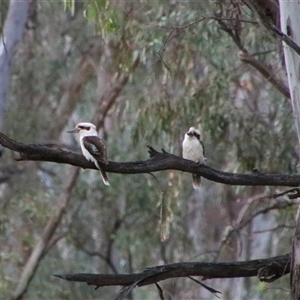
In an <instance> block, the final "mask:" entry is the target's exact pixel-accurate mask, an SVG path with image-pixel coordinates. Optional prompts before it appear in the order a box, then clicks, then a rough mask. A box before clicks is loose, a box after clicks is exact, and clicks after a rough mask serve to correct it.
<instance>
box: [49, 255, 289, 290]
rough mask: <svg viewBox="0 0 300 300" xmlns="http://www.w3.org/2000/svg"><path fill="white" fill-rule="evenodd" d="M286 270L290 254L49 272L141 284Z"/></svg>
mask: <svg viewBox="0 0 300 300" xmlns="http://www.w3.org/2000/svg"><path fill="white" fill-rule="evenodd" d="M289 272H290V254H286V255H281V256H276V257H272V258H267V259H256V260H250V261H242V262H218V263H202V262H187V263H175V264H169V265H163V266H156V267H153V268H148V269H146V270H145V271H144V272H141V273H134V274H82V273H78V274H53V275H54V276H55V277H58V278H61V279H64V280H68V281H76V282H85V283H87V284H88V285H95V286H97V287H99V286H130V285H133V286H145V285H149V284H153V283H157V282H159V281H162V280H166V279H170V278H178V277H189V276H202V277H203V280H206V279H213V278H236V277H254V276H258V277H259V280H260V281H267V282H272V281H274V280H276V279H278V278H280V277H282V276H284V275H285V274H288V273H289Z"/></svg>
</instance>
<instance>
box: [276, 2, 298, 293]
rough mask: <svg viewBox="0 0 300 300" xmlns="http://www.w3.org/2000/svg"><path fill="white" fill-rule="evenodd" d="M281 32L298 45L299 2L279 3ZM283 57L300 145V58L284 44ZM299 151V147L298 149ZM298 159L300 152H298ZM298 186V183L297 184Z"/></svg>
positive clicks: (294, 281) (294, 279) (294, 282)
mask: <svg viewBox="0 0 300 300" xmlns="http://www.w3.org/2000/svg"><path fill="white" fill-rule="evenodd" d="M279 5H280V21H281V31H282V32H283V33H285V34H286V35H287V36H288V37H289V38H291V39H292V40H293V41H294V42H295V43H296V44H298V45H300V18H299V16H300V0H297V1H295V0H290V1H279ZM284 56H285V61H286V68H287V75H288V81H289V87H290V93H291V100H292V106H293V113H294V118H295V122H296V129H297V135H298V146H299V145H300V84H299V83H300V56H299V55H298V54H297V53H296V52H295V51H294V50H293V49H292V48H290V47H288V46H287V45H286V44H284ZM299 150H300V147H299ZM299 157H300V151H299ZM299 184H300V183H299ZM290 282H291V290H292V298H293V299H300V207H299V208H298V214H297V226H296V232H295V236H294V241H293V249H292V263H291V281H290Z"/></svg>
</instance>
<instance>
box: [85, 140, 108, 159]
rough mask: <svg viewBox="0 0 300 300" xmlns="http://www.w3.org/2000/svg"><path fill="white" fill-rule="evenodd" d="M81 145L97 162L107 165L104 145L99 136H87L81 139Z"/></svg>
mask: <svg viewBox="0 0 300 300" xmlns="http://www.w3.org/2000/svg"><path fill="white" fill-rule="evenodd" d="M83 145H84V147H85V148H86V150H88V151H89V152H90V153H91V155H92V156H93V157H95V159H96V160H97V161H98V162H99V163H102V164H105V165H108V161H107V152H106V145H105V143H104V141H103V140H102V139H101V138H99V137H97V136H89V137H88V139H87V138H85V139H83Z"/></svg>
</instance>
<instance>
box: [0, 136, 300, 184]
mask: <svg viewBox="0 0 300 300" xmlns="http://www.w3.org/2000/svg"><path fill="white" fill-rule="evenodd" d="M0 144H1V145H2V146H3V147H5V148H8V149H10V150H13V151H16V152H19V154H20V158H18V159H17V160H32V161H48V162H55V163H62V164H70V165H74V166H78V167H81V168H84V169H95V170H96V167H95V165H94V164H93V163H92V162H89V161H87V160H86V159H85V158H84V156H82V155H79V154H76V153H73V152H69V151H64V150H61V149H52V148H49V147H46V146H44V145H37V144H23V143H20V142H17V141H14V140H12V139H10V138H8V137H7V136H6V135H4V134H3V133H1V132H0ZM149 153H150V157H151V158H150V159H148V160H143V161H132V162H112V161H110V162H109V165H108V166H107V169H106V171H107V172H111V173H119V174H138V173H149V172H157V171H163V170H171V169H172V170H178V171H183V172H189V173H198V174H200V175H201V176H202V177H204V178H206V179H208V180H211V181H215V182H219V183H223V184H228V185H245V186H291V187H297V186H299V184H300V175H288V174H263V173H258V172H255V173H253V174H238V173H228V172H223V171H219V170H216V169H213V168H211V167H209V166H206V165H198V164H196V163H194V162H192V161H189V160H186V159H183V158H181V157H179V156H176V155H173V154H170V153H167V152H165V151H163V152H157V151H156V150H155V149H153V148H152V147H149Z"/></svg>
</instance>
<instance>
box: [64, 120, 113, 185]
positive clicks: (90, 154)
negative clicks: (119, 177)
mask: <svg viewBox="0 0 300 300" xmlns="http://www.w3.org/2000/svg"><path fill="white" fill-rule="evenodd" d="M67 132H68V133H78V134H79V142H80V147H81V151H82V154H83V155H84V157H85V158H86V159H87V160H90V161H92V162H93V163H94V164H95V165H96V167H97V168H98V169H99V170H100V173H101V176H102V180H103V182H104V184H105V185H109V181H108V177H107V174H106V171H105V166H107V165H108V161H107V152H106V146H105V143H104V141H103V139H101V138H100V137H98V133H97V130H96V126H95V125H94V124H92V123H87V122H81V123H78V124H77V125H76V127H75V128H74V129H72V130H69V131H67Z"/></svg>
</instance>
